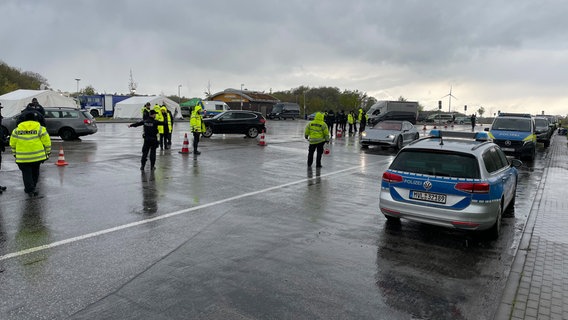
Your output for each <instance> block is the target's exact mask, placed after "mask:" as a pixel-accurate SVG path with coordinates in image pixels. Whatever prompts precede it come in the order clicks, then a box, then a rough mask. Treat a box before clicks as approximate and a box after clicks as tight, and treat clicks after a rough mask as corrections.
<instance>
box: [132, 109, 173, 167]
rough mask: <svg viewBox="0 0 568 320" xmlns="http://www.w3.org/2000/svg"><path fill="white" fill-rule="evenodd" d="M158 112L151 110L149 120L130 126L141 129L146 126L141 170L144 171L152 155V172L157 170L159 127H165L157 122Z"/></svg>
mask: <svg viewBox="0 0 568 320" xmlns="http://www.w3.org/2000/svg"><path fill="white" fill-rule="evenodd" d="M156 114H157V112H156V111H155V110H150V111H149V113H148V119H146V120H142V121H138V122H135V123H132V124H129V125H128V127H129V128H132V127H139V126H141V125H143V126H144V134H143V135H142V137H143V138H144V144H143V145H142V159H141V161H140V162H141V164H142V165H141V166H140V170H144V167H145V166H146V161H147V160H148V154H150V170H154V169H156V148H158V126H159V125H163V124H164V123H163V122H160V121H157V120H156V119H155V117H156Z"/></svg>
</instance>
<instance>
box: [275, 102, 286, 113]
mask: <svg viewBox="0 0 568 320" xmlns="http://www.w3.org/2000/svg"><path fill="white" fill-rule="evenodd" d="M283 107H284V106H283V105H281V104H277V105H275V106H274V107H272V112H274V113H279V112H282V108H283Z"/></svg>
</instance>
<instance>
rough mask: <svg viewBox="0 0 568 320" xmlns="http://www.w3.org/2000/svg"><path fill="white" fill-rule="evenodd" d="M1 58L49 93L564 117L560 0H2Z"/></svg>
mask: <svg viewBox="0 0 568 320" xmlns="http://www.w3.org/2000/svg"><path fill="white" fill-rule="evenodd" d="M0 12H1V13H2V15H1V18H0V41H1V42H0V43H1V44H2V45H1V46H2V47H1V49H0V60H2V61H4V62H5V63H7V64H8V65H10V66H12V67H16V68H19V69H21V70H22V71H32V72H37V73H39V74H41V75H42V76H44V77H45V78H46V79H47V80H48V81H49V84H50V86H51V87H52V88H53V89H55V90H62V91H71V92H74V91H76V89H77V82H76V81H75V78H80V79H81V80H80V82H79V86H80V87H81V88H84V87H85V86H87V85H91V86H93V87H94V88H95V89H96V90H97V91H99V92H107V93H114V92H118V93H127V92H128V83H129V77H130V70H132V73H133V76H134V80H135V82H137V83H138V90H137V92H138V93H140V94H150V95H151V94H165V95H177V93H178V85H182V87H181V88H180V90H181V95H182V96H186V97H204V91H206V90H207V88H208V84H209V83H210V90H211V92H212V93H215V92H218V91H222V90H224V89H226V88H236V89H240V87H241V84H244V88H246V89H248V90H255V91H264V92H270V91H279V90H289V89H292V88H296V87H299V86H301V85H305V86H309V87H320V86H332V87H337V88H339V89H340V90H360V91H363V92H366V93H367V94H368V95H369V96H373V97H375V98H377V99H379V100H382V99H397V98H398V97H399V96H403V97H405V98H407V99H408V100H416V101H419V102H420V103H422V104H423V105H425V106H426V107H427V109H433V108H435V107H436V106H437V101H438V100H442V101H443V109H444V110H445V111H447V110H448V103H449V99H448V97H445V98H443V99H441V98H442V97H444V96H445V95H447V94H448V93H449V91H450V87H451V88H452V94H453V95H454V96H455V98H454V99H452V100H451V109H452V111H454V110H455V111H463V109H464V107H463V106H464V105H468V111H469V112H468V113H471V111H472V110H477V109H478V108H479V107H480V106H483V107H484V108H485V110H486V115H487V114H488V113H495V112H497V111H498V110H501V111H509V112H513V111H516V112H531V113H541V111H543V110H544V111H545V112H546V113H547V114H560V115H566V114H567V113H568V97H567V89H568V52H567V51H568V50H567V47H568V41H567V40H568V18H567V17H568V1H564V0H543V1H534V0H514V1H513V0H506V1H505V0H477V1H459V0H430V1H426V0H424V1H422V0H414V1H404V0H392V1H390V0H389V1H386V0H351V1H338V0H327V1H324V0H320V1H311V0H260V1H252V0H238V1H229V0H226V1H216V0H207V1H206V0H204V1H194V0H185V1H181V0H179V1H178V0H160V1H147V0H114V1H103V0H99V1H95V0H90V1H88V0H49V1H42V0H2V1H1V2H0Z"/></svg>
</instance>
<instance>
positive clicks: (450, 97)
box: [440, 86, 458, 113]
mask: <svg viewBox="0 0 568 320" xmlns="http://www.w3.org/2000/svg"><path fill="white" fill-rule="evenodd" d="M445 97H448V112H450V113H451V112H452V109H451V108H452V97H454V98H455V99H456V100H457V99H458V98H457V97H456V96H454V95H453V94H452V86H450V93H448V94H447V95H445V96H443V97H442V98H445ZM442 98H440V99H442Z"/></svg>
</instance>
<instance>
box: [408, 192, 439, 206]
mask: <svg viewBox="0 0 568 320" xmlns="http://www.w3.org/2000/svg"><path fill="white" fill-rule="evenodd" d="M410 198H411V199H414V200H420V201H428V202H435V203H442V204H445V203H446V195H445V194H439V193H431V192H422V191H414V190H411V191H410Z"/></svg>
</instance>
